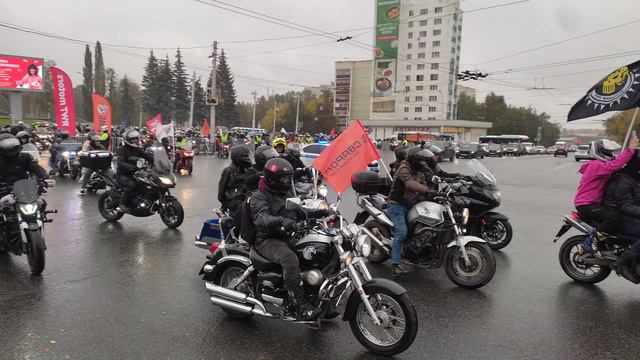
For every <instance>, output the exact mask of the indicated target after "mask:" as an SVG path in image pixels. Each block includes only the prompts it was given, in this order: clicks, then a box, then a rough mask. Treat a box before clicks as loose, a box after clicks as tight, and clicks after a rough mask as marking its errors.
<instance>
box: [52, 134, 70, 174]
mask: <svg viewBox="0 0 640 360" xmlns="http://www.w3.org/2000/svg"><path fill="white" fill-rule="evenodd" d="M67 139H69V132H68V131H67V130H65V129H61V130H60V131H58V132H57V133H56V134H55V135H54V138H53V144H52V146H51V149H49V154H50V155H51V156H50V158H49V167H50V168H51V172H53V173H56V172H58V162H59V161H60V157H59V154H58V152H59V151H58V144H60V143H62V142H63V141H67Z"/></svg>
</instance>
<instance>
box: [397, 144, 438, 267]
mask: <svg viewBox="0 0 640 360" xmlns="http://www.w3.org/2000/svg"><path fill="white" fill-rule="evenodd" d="M431 157H433V153H432V152H431V151H429V150H427V149H421V148H420V146H414V147H412V148H410V149H409V150H407V159H406V160H404V161H402V162H401V163H400V166H399V167H398V169H397V170H396V172H395V174H394V176H393V185H392V187H391V195H390V196H389V199H390V201H389V208H388V213H389V217H390V218H391V221H393V227H394V235H393V244H392V246H391V260H392V267H391V273H392V274H393V275H394V276H399V275H405V274H407V270H406V269H405V268H404V267H403V266H402V265H401V264H400V262H401V260H402V244H403V242H404V240H405V238H406V237H407V220H406V216H407V212H408V211H409V209H411V208H412V207H413V206H414V205H415V204H416V203H418V201H419V200H420V197H421V195H422V194H426V193H428V192H429V191H430V189H429V187H428V186H427V185H426V181H425V179H424V176H423V172H424V171H425V170H427V169H428V165H427V161H428V159H429V158H431Z"/></svg>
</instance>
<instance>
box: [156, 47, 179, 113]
mask: <svg viewBox="0 0 640 360" xmlns="http://www.w3.org/2000/svg"><path fill="white" fill-rule="evenodd" d="M157 81H158V82H157V90H158V97H157V101H158V103H157V106H158V110H159V111H158V112H159V113H161V114H162V119H163V121H164V122H165V123H169V122H171V121H172V120H173V119H174V118H173V110H174V109H173V104H174V103H173V100H174V96H175V95H174V89H175V81H174V78H173V71H172V70H171V62H170V61H169V56H168V55H167V56H166V57H165V59H164V60H162V61H161V62H160V69H159V72H158V78H157Z"/></svg>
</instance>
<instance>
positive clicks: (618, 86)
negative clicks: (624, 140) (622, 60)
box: [567, 61, 640, 121]
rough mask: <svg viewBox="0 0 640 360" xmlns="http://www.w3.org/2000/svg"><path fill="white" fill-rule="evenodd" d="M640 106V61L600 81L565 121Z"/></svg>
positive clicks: (572, 109) (573, 108)
mask: <svg viewBox="0 0 640 360" xmlns="http://www.w3.org/2000/svg"><path fill="white" fill-rule="evenodd" d="M639 106H640V61H636V62H634V63H633V64H629V65H627V66H623V67H621V68H619V69H617V70H615V71H613V72H612V73H611V74H609V75H607V76H606V77H604V78H603V79H602V80H600V81H599V82H598V83H597V84H596V85H595V86H594V87H592V88H591V89H590V90H589V92H587V95H585V96H583V97H582V99H580V100H579V101H578V102H577V103H575V105H573V107H572V108H571V110H569V115H568V119H567V121H573V120H578V119H582V118H586V117H589V116H595V115H599V114H602V113H606V112H608V111H621V110H627V109H631V108H634V107H639Z"/></svg>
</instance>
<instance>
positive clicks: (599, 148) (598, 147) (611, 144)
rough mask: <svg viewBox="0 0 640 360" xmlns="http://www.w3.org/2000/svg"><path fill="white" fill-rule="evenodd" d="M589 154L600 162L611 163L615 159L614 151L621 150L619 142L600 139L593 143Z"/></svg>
mask: <svg viewBox="0 0 640 360" xmlns="http://www.w3.org/2000/svg"><path fill="white" fill-rule="evenodd" d="M590 146H591V147H590V149H589V152H590V153H591V157H593V158H594V159H597V160H600V161H611V160H613V159H614V158H615V156H613V152H614V151H618V150H620V148H621V147H620V145H618V143H617V142H615V141H612V140H609V139H598V140H594V141H592V142H591V145H590Z"/></svg>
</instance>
